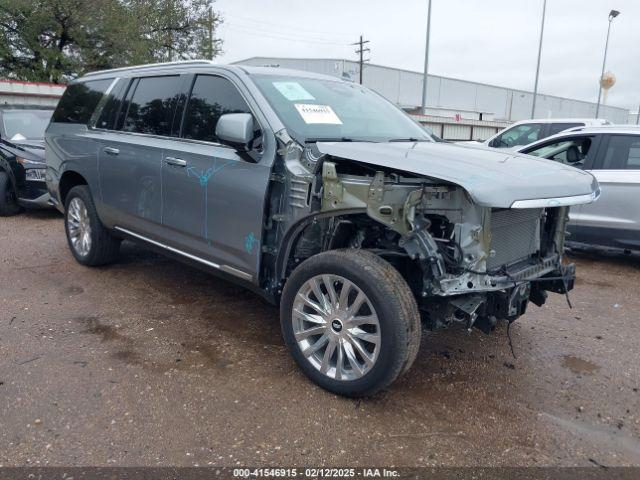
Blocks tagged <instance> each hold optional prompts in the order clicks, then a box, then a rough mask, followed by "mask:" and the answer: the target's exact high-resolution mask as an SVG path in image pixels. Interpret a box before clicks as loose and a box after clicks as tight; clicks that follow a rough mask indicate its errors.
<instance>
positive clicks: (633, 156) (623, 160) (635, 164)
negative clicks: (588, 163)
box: [600, 135, 640, 170]
mask: <svg viewBox="0 0 640 480" xmlns="http://www.w3.org/2000/svg"><path fill="white" fill-rule="evenodd" d="M600 168H602V169H603V170H640V135H611V136H610V137H609V143H608V144H607V148H606V150H605V151H604V157H603V159H602V162H601V167H600Z"/></svg>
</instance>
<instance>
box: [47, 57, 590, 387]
mask: <svg viewBox="0 0 640 480" xmlns="http://www.w3.org/2000/svg"><path fill="white" fill-rule="evenodd" d="M46 149H47V185H48V187H49V191H50V193H51V196H52V199H53V201H54V202H55V204H56V205H57V207H58V208H59V209H60V210H61V211H62V212H64V214H65V230H66V234H67V239H68V244H69V247H70V250H71V253H72V254H73V256H74V257H75V259H76V260H77V261H78V262H79V263H81V264H83V265H88V266H94V265H103V264H106V263H109V262H113V261H114V260H115V259H116V258H117V255H118V251H119V246H120V242H121V240H122V239H124V238H126V239H132V240H136V241H139V242H142V243H144V244H145V245H148V246H149V247H152V248H156V249H159V250H160V251H162V252H164V253H166V254H168V255H173V256H176V257H177V258H180V259H182V260H184V261H187V262H190V263H193V264H195V265H198V266H200V267H202V268H205V269H207V270H208V271H211V272H216V273H218V274H220V275H222V276H225V277H227V278H230V279H233V280H235V281H237V282H239V283H241V284H243V285H245V286H247V287H248V288H251V289H253V290H254V291H256V292H258V293H260V294H261V295H262V296H264V297H265V298H266V299H267V300H269V301H270V302H273V303H275V304H279V305H280V319H281V326H282V333H283V337H284V339H285V342H286V344H287V346H288V347H289V350H290V352H291V354H292V356H293V357H294V359H295V360H296V361H297V363H298V365H299V366H300V368H301V369H302V370H303V371H304V373H305V374H306V375H307V376H309V378H311V379H312V380H313V381H315V382H316V383H318V384H319V385H320V386H322V387H324V388H326V389H328V390H331V391H333V392H337V393H340V394H343V395H351V396H358V395H368V394H372V393H374V392H376V391H378V390H380V389H381V388H384V387H386V386H388V385H390V384H391V383H392V382H393V381H394V380H395V379H396V378H397V377H398V376H399V375H401V374H402V373H403V372H405V371H407V370H408V369H409V367H410V366H411V364H412V363H413V361H414V360H415V358H416V355H417V353H418V348H419V346H420V335H421V320H423V321H424V322H425V323H426V324H427V325H428V326H429V327H430V328H434V329H435V328H444V327H448V326H452V325H461V326H463V327H464V328H467V329H471V328H472V327H478V328H481V329H482V330H483V331H486V332H489V331H491V330H492V327H493V326H494V325H495V323H496V321H497V320H498V319H505V320H508V321H513V320H515V319H516V318H518V317H519V316H521V315H522V314H523V313H524V312H525V310H526V308H527V305H528V304H529V302H533V303H535V304H537V305H538V306H541V305H542V304H544V303H545V300H546V296H547V292H549V291H551V292H556V293H566V292H567V291H569V290H570V289H571V288H573V279H574V268H573V266H572V265H566V264H564V263H563V261H562V258H563V251H564V235H565V223H566V221H567V214H568V211H569V205H579V204H583V203H589V202H591V201H593V200H595V199H596V198H597V196H598V193H599V189H598V183H597V181H596V180H595V178H594V177H593V176H592V175H591V174H589V173H587V172H584V171H581V170H578V169H575V168H572V167H569V166H566V165H562V164H559V163H554V162H550V161H548V160H543V159H537V158H534V157H531V156H528V155H519V154H517V153H513V152H505V151H498V150H493V149H487V148H473V147H463V146H459V145H453V144H447V143H442V142H435V141H434V139H433V138H431V136H430V135H429V134H428V133H427V132H426V131H425V130H424V129H423V128H421V127H420V126H418V125H417V124H416V123H415V122H414V121H413V120H411V118H409V117H408V116H407V115H406V114H405V113H404V112H403V111H401V110H400V109H398V108H397V107H396V106H395V105H393V104H391V103H390V102H388V101H387V100H385V99H384V98H382V97H381V96H380V95H378V94H376V93H375V92H373V91H371V90H368V89H367V88H364V87H363V86H362V85H358V84H354V83H350V82H345V81H342V80H339V79H336V78H334V77H329V76H324V75H315V74H310V73H307V72H297V71H291V70H284V69H280V68H261V67H244V66H221V65H215V64H213V63H212V62H207V61H193V62H186V63H178V64H160V65H151V66H141V67H132V68H126V69H117V70H111V71H103V72H96V73H93V74H88V75H85V76H84V77H82V78H80V79H78V80H77V81H74V82H72V83H71V84H70V85H69V86H68V87H67V90H66V92H65V94H64V96H63V97H62V99H61V100H60V103H59V104H58V107H57V109H56V111H55V113H54V115H53V118H52V121H51V124H50V126H49V128H48V129H47V132H46Z"/></svg>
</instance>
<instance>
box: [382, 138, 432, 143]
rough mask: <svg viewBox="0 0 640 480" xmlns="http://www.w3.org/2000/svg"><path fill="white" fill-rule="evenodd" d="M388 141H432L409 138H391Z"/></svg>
mask: <svg viewBox="0 0 640 480" xmlns="http://www.w3.org/2000/svg"><path fill="white" fill-rule="evenodd" d="M387 141H388V142H429V141H430V140H427V139H426V138H415V137H408V138H391V139H389V140H387Z"/></svg>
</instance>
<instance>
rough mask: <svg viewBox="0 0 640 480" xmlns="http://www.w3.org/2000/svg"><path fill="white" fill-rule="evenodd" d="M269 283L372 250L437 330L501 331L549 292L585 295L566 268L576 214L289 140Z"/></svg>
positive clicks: (271, 233) (266, 275)
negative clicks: (519, 204)
mask: <svg viewBox="0 0 640 480" xmlns="http://www.w3.org/2000/svg"><path fill="white" fill-rule="evenodd" d="M277 136H278V140H279V142H280V150H279V160H281V161H279V162H278V163H277V164H276V165H275V166H274V170H273V171H274V174H273V176H272V187H271V189H270V193H269V207H268V208H269V212H268V215H267V218H268V222H267V224H266V225H265V234H264V239H265V246H264V247H263V262H262V265H263V271H262V278H263V280H264V282H265V288H266V289H267V290H269V289H270V290H272V291H273V292H274V294H276V295H277V294H278V292H279V290H280V289H281V288H282V285H283V284H284V281H285V280H286V277H287V275H288V273H289V272H290V271H292V270H293V269H294V268H295V266H296V265H298V264H299V263H300V262H302V261H303V260H305V259H306V258H309V257H310V256H312V255H315V254H317V253H320V252H322V251H326V250H331V249H338V248H354V249H366V250H370V251H372V252H374V253H376V254H377V255H379V256H381V257H382V258H384V259H385V260H387V261H388V262H389V263H391V264H392V265H393V266H394V267H395V268H396V269H397V270H398V271H399V272H400V273H401V274H402V276H403V277H404V278H405V279H406V280H407V283H408V284H409V286H410V287H411V289H412V291H413V293H414V295H415V297H416V299H417V301H418V304H419V306H420V309H421V311H422V316H423V320H424V321H425V322H426V323H427V324H428V326H429V327H430V328H433V329H436V328H442V327H445V326H448V325H451V324H453V323H458V322H460V323H464V324H465V325H466V326H467V328H471V327H472V326H476V327H478V328H480V329H481V330H483V331H485V332H487V333H488V332H489V331H491V330H492V328H493V327H494V326H495V324H496V322H497V320H499V319H507V320H509V321H513V320H515V319H516V318H518V317H519V316H521V315H522V314H523V313H524V312H525V311H526V308H527V305H528V303H529V301H532V302H534V303H535V304H536V305H538V306H541V305H542V304H544V303H545V300H546V296H547V291H552V292H556V293H564V294H566V293H567V292H568V291H569V290H571V289H572V288H573V279H574V268H573V265H565V264H563V262H562V254H563V250H564V238H565V225H566V223H567V221H568V211H569V207H567V206H557V207H545V208H503V207H493V206H486V205H479V204H478V203H477V202H474V200H473V198H472V197H471V196H470V195H469V192H468V191H467V190H466V189H465V188H463V187H461V186H460V185H457V184H455V183H452V182H450V181H446V180H442V179H438V178H430V177H425V176H421V175H415V174H412V173H408V172H404V171H403V170H402V167H401V165H399V166H398V169H397V170H396V169H389V168H386V167H380V166H376V165H370V164H367V163H363V162H360V161H354V160H352V159H347V158H340V157H335V156H332V155H327V154H323V153H321V152H320V151H319V150H318V148H317V147H316V145H315V144H312V145H309V146H306V147H302V146H300V145H299V144H298V143H297V142H295V141H294V140H293V139H291V138H290V137H289V136H288V135H287V133H286V132H285V131H281V132H279V133H278V135H277Z"/></svg>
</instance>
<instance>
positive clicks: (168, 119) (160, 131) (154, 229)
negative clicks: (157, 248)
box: [96, 75, 181, 236]
mask: <svg viewBox="0 0 640 480" xmlns="http://www.w3.org/2000/svg"><path fill="white" fill-rule="evenodd" d="M124 81H125V82H126V81H127V80H124ZM180 81H181V78H180V76H179V75H162V76H149V77H139V78H134V79H132V80H131V81H129V84H128V87H127V90H126V94H125V95H124V101H122V102H120V105H119V109H118V113H117V114H116V118H115V120H114V123H113V125H112V128H111V129H109V130H107V131H105V132H103V133H102V135H101V147H100V151H99V154H98V171H99V176H100V191H101V196H102V203H103V212H101V213H102V216H104V217H105V219H106V221H107V223H108V224H111V225H113V226H117V227H121V228H125V229H127V230H131V231H133V232H136V233H141V234H146V235H151V236H157V235H159V234H160V233H161V223H162V217H161V200H162V199H161V169H162V154H163V148H164V147H165V146H166V144H167V142H169V141H170V137H171V135H172V134H173V132H172V124H173V117H174V113H175V108H176V104H177V99H178V97H179V93H180ZM108 107H109V105H106V106H105V108H106V109H107V110H108ZM101 117H102V115H101ZM100 122H101V120H100V119H98V123H97V124H96V128H101V127H102V125H101V123H100ZM107 128H108V127H107Z"/></svg>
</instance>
